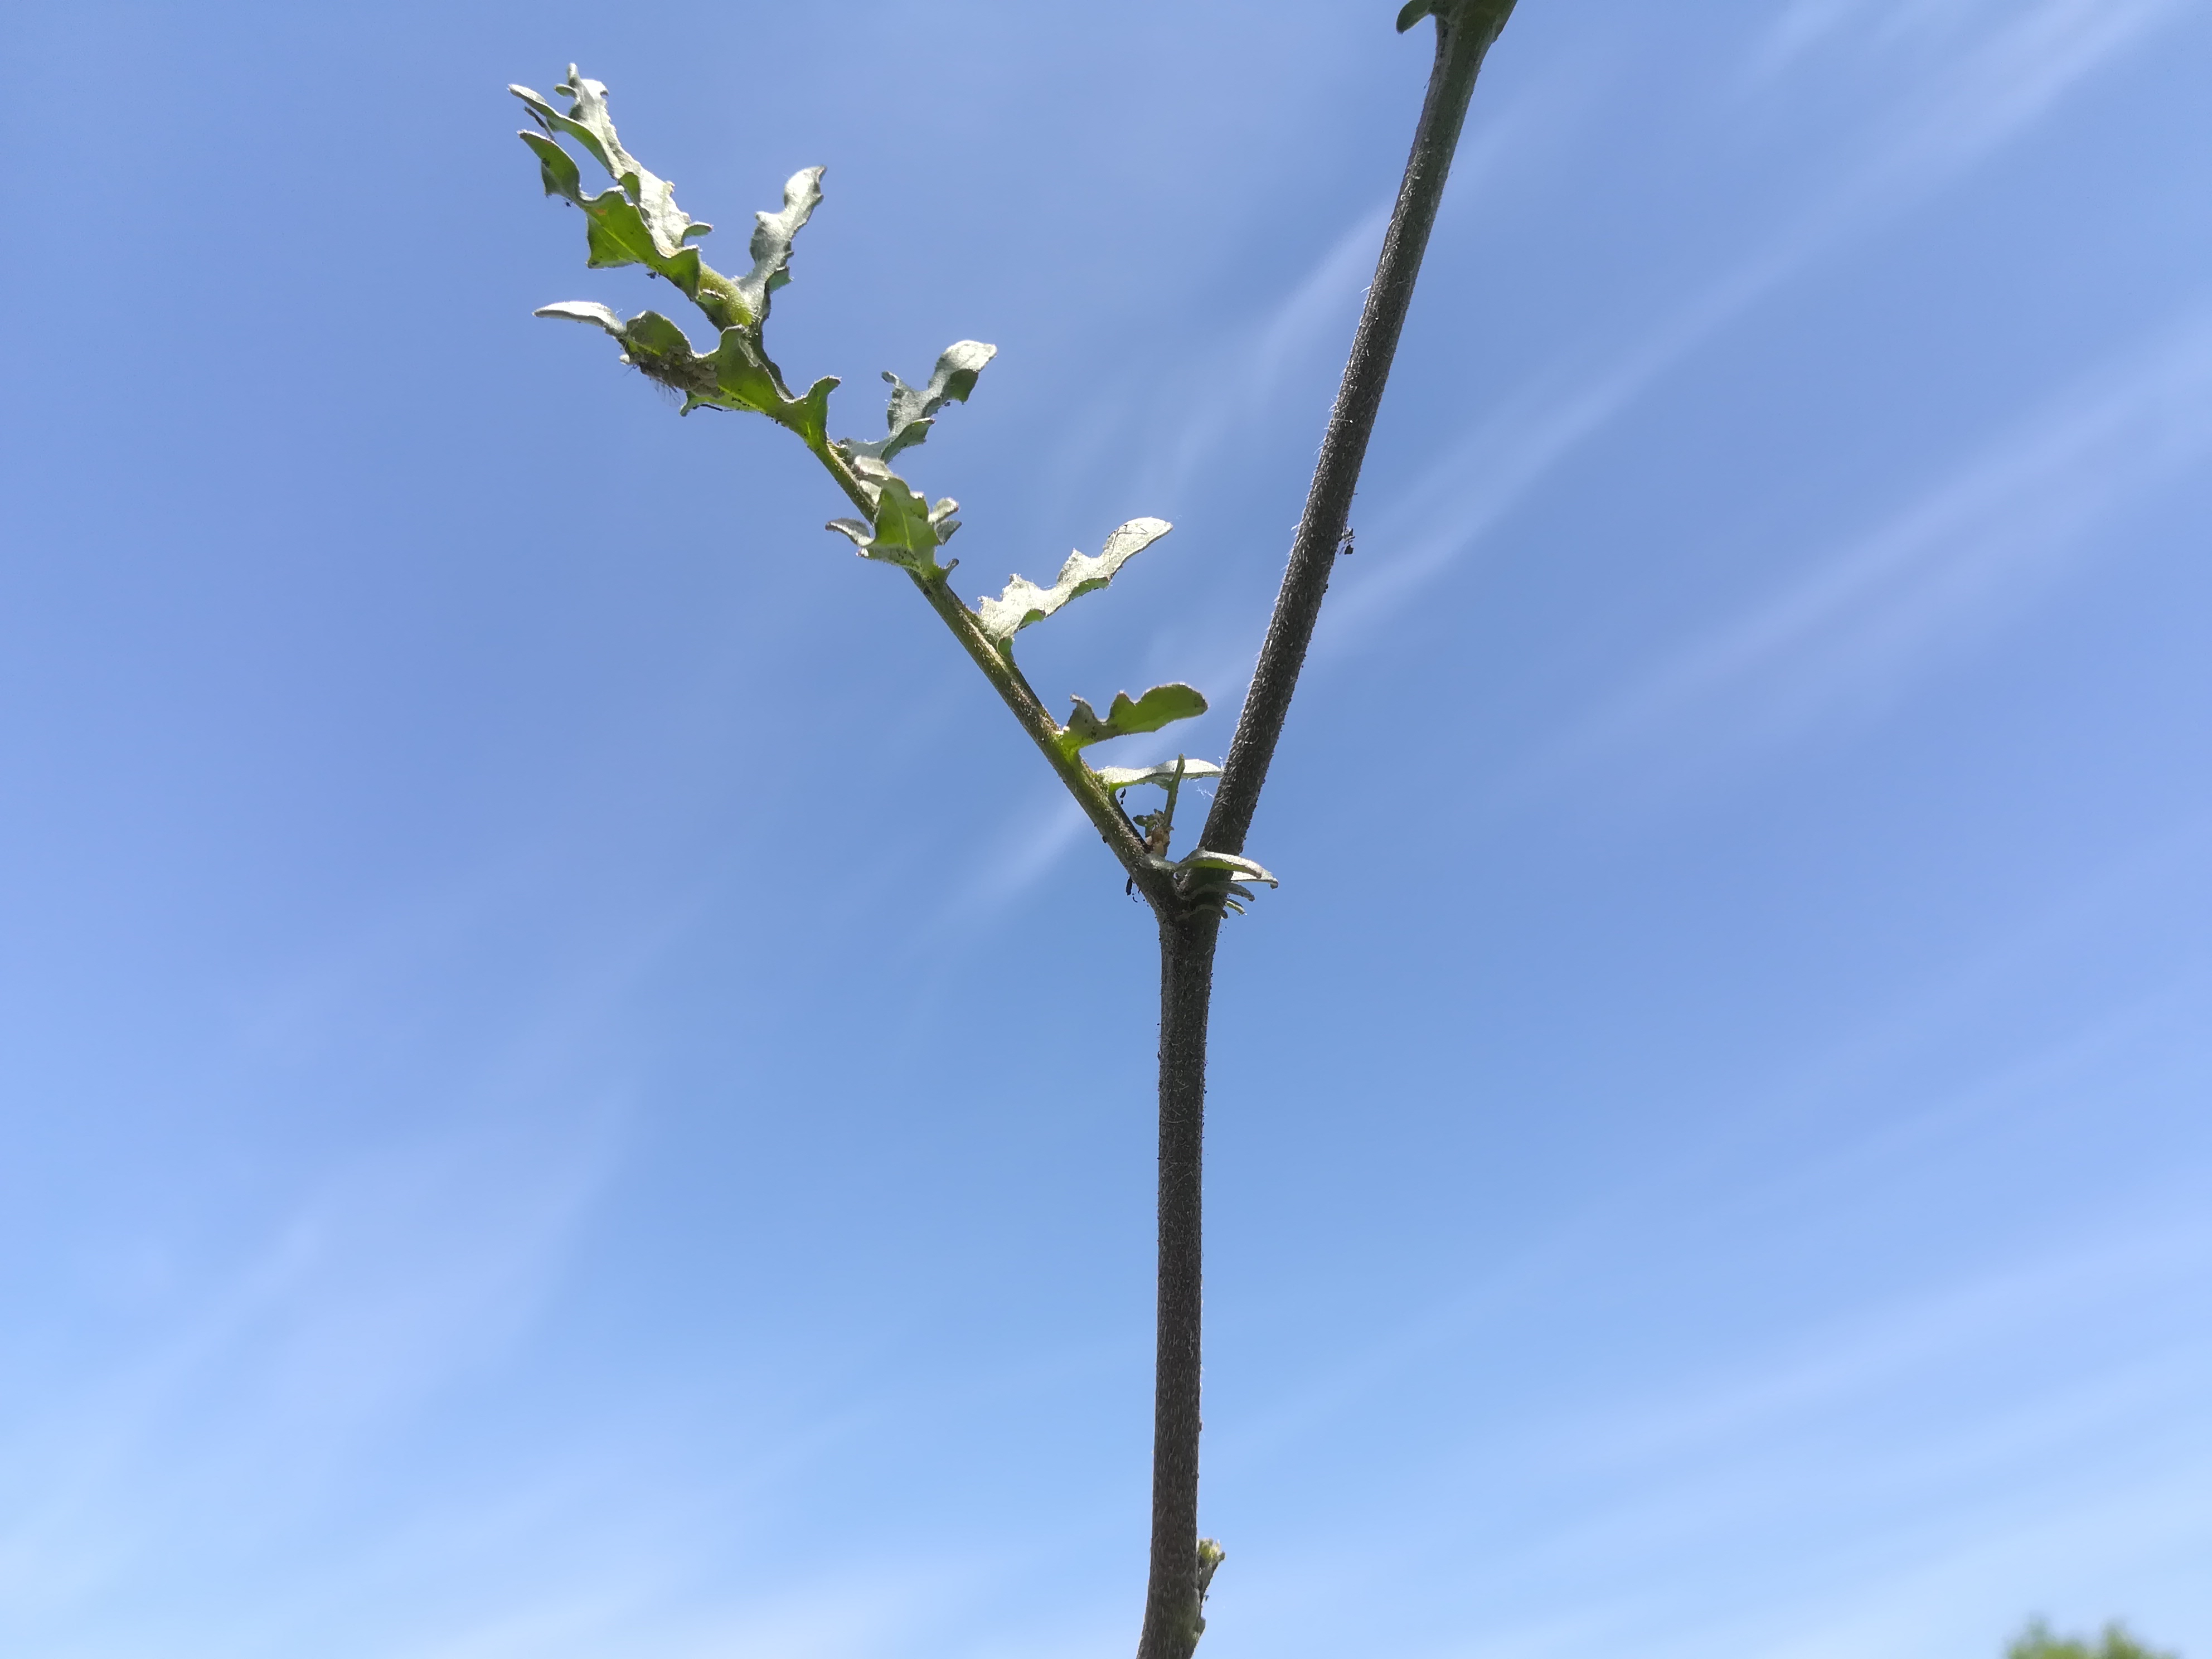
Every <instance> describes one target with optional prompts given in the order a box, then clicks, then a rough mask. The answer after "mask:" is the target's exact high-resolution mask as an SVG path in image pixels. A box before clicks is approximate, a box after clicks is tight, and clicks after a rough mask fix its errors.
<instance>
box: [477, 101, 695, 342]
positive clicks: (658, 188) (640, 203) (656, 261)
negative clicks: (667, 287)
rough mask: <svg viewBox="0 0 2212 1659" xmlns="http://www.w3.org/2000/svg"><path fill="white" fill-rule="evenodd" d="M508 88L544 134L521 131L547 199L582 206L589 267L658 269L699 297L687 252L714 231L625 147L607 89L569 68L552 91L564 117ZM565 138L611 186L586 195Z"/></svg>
mask: <svg viewBox="0 0 2212 1659" xmlns="http://www.w3.org/2000/svg"><path fill="white" fill-rule="evenodd" d="M507 90H508V91H509V92H511V93H513V94H514V95H515V96H516V97H517V98H520V100H522V103H523V106H524V107H525V108H526V109H527V110H528V111H529V112H530V118H531V119H532V120H533V121H535V122H537V123H538V126H539V127H541V128H542V129H544V131H543V132H525V133H523V134H521V135H520V137H521V138H522V142H523V143H526V144H527V145H529V146H530V148H531V149H532V152H533V153H534V154H535V155H537V157H538V173H539V176H540V177H541V178H542V179H544V185H545V193H546V194H547V195H549V196H559V197H563V198H565V199H566V200H568V201H570V202H573V203H574V204H575V205H576V206H578V207H580V208H581V209H582V210H583V211H584V215H585V217H586V219H587V220H588V221H589V224H590V231H589V236H588V246H589V253H588V258H587V263H589V264H592V265H595V266H599V267H603V268H604V267H607V266H613V265H633V264H641V265H644V266H646V267H647V269H649V270H655V271H658V272H659V274H660V275H661V276H665V277H667V278H668V280H669V281H671V282H672V283H675V284H676V286H677V287H678V288H679V289H682V290H683V291H684V295H685V296H686V297H688V298H690V299H694V300H696V299H697V298H698V296H699V269H700V268H699V250H698V249H697V248H696V247H692V246H688V244H689V243H690V240H691V239H692V238H694V237H698V236H704V235H705V234H707V233H708V231H710V230H712V229H713V228H714V227H713V226H712V225H708V224H702V223H700V222H696V221H695V220H693V219H692V217H691V216H690V215H689V214H687V213H685V212H684V210H682V209H680V208H678V206H677V205H676V186H675V185H673V184H672V183H671V181H669V180H668V179H663V178H661V177H660V176H659V175H658V174H657V173H653V171H652V170H651V169H649V168H647V167H645V166H644V165H643V164H642V163H641V162H640V161H638V159H637V158H636V157H635V156H634V155H631V154H630V153H629V151H628V150H626V149H623V146H622V140H621V139H620V138H618V137H616V134H615V125H614V122H613V120H612V119H611V118H610V117H609V116H608V113H607V99H606V93H607V89H606V88H605V85H603V84H602V83H601V82H597V81H587V80H586V79H585V78H584V77H583V76H580V75H579V74H578V73H577V72H576V66H575V65H574V64H570V65H569V66H568V82H567V83H566V84H564V85H562V86H558V87H556V88H554V90H555V91H556V92H560V93H566V94H568V97H569V99H570V100H571V104H570V108H569V110H568V113H567V114H563V113H562V112H561V111H559V110H557V109H556V108H555V107H554V106H552V105H551V104H550V103H549V102H548V101H547V100H545V99H544V98H542V97H540V96H539V95H538V94H537V93H535V92H532V90H531V89H530V88H528V87H509V88H507ZM563 136H566V137H571V138H574V139H575V140H576V141H577V143H580V144H581V145H582V146H583V147H584V148H585V149H586V150H588V151H589V152H590V153H591V154H592V156H593V157H594V158H595V159H596V160H597V161H599V165H600V166H602V167H605V169H606V170H607V174H608V176H609V177H610V178H611V179H613V180H614V181H615V188H614V189H612V190H609V191H602V192H600V193H599V195H597V196H586V195H585V194H584V188H583V176H582V174H581V173H579V172H578V170H577V167H576V163H575V161H574V158H572V157H571V156H570V155H568V152H567V151H566V150H565V149H562V147H561V145H560V144H559V143H557V142H556V140H557V139H559V138H560V137H563Z"/></svg>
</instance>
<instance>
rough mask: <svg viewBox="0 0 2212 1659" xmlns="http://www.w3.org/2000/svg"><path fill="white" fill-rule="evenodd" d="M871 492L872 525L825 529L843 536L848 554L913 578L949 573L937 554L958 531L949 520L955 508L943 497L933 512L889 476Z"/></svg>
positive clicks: (846, 523)
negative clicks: (895, 567) (908, 572)
mask: <svg viewBox="0 0 2212 1659" xmlns="http://www.w3.org/2000/svg"><path fill="white" fill-rule="evenodd" d="M873 488H874V490H875V495H876V514H875V522H874V523H873V524H869V523H867V522H866V521H864V520H860V519H832V520H830V521H829V525H828V526H827V527H828V528H829V529H831V530H835V531H836V532H838V533H839V534H841V535H843V536H847V537H849V538H851V540H852V543H853V547H854V551H856V552H857V553H859V554H860V556H861V557H862V558H864V559H881V560H883V561H884V562H885V563H886V564H895V565H898V566H901V567H902V568H905V569H908V570H911V571H912V572H914V573H915V574H916V575H918V576H939V575H942V574H945V572H946V571H947V570H950V569H951V568H952V567H951V565H949V564H946V565H940V564H939V563H938V562H937V550H938V549H939V548H940V547H942V546H944V545H945V543H946V542H947V541H949V540H951V537H952V532H954V531H956V530H957V529H959V528H960V523H959V520H957V519H955V518H953V517H952V514H953V513H955V512H956V511H957V510H958V507H959V505H960V504H959V503H958V502H957V501H952V500H951V499H949V498H948V499H947V500H945V501H939V502H938V504H937V505H936V506H935V507H930V506H927V504H926V503H924V501H922V499H921V496H919V495H915V493H914V492H913V491H912V490H911V489H908V488H907V484H906V480H905V479H903V478H902V477H899V476H898V475H897V474H896V473H893V472H886V473H884V474H883V475H882V476H881V477H878V478H877V479H876V480H874V481H873Z"/></svg>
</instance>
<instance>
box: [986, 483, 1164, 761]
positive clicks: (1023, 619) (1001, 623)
mask: <svg viewBox="0 0 2212 1659" xmlns="http://www.w3.org/2000/svg"><path fill="white" fill-rule="evenodd" d="M1173 528H1174V526H1172V525H1170V524H1169V523H1168V521H1167V520H1165V519H1132V520H1129V522H1128V523H1127V524H1125V525H1123V526H1121V528H1120V529H1119V530H1116V531H1115V532H1114V533H1113V534H1112V535H1110V536H1109V537H1108V538H1106V545H1105V547H1104V548H1103V550H1101V551H1100V552H1099V553H1098V555H1097V556H1096V557H1095V558H1094V557H1092V556H1090V555H1088V554H1085V553H1071V554H1069V555H1068V556H1067V562H1066V564H1063V565H1062V566H1060V580H1057V581H1055V582H1054V583H1053V585H1052V586H1050V587H1039V586H1037V585H1036V583H1035V582H1033V581H1031V580H1029V578H1028V577H1026V576H1016V577H1014V578H1013V579H1012V580H1010V581H1008V582H1007V584H1006V592H1003V593H1001V594H1000V595H999V597H998V598H997V599H984V600H982V601H981V602H980V603H979V604H978V605H976V607H975V611H976V614H977V616H978V617H981V619H982V623H983V631H984V632H985V633H986V634H988V635H990V636H991V637H992V639H994V641H997V642H998V646H999V649H1000V650H1001V651H1006V652H1011V651H1012V648H1013V639H1014V635H1016V634H1017V633H1018V632H1020V631H1021V630H1022V629H1024V628H1027V627H1028V626H1029V625H1030V623H1034V622H1042V621H1043V620H1044V619H1045V618H1046V617H1049V616H1050V615H1052V613H1053V612H1054V611H1057V610H1059V609H1060V606H1062V605H1066V603H1067V602H1068V601H1069V600H1070V599H1079V598H1081V597H1082V596H1083V595H1084V594H1085V593H1094V592H1097V591H1098V589H1100V588H1102V587H1103V586H1106V584H1107V583H1109V582H1110V581H1112V580H1114V573H1115V571H1117V570H1119V569H1120V568H1121V567H1122V566H1123V565H1125V564H1127V562H1129V561H1130V560H1131V559H1133V558H1134V557H1136V556H1137V555H1138V554H1139V553H1141V552H1143V551H1144V550H1145V549H1146V548H1147V547H1150V546H1151V545H1152V544H1153V543H1154V542H1156V541H1158V539H1159V538H1161V537H1163V536H1164V535H1166V534H1167V533H1168V532H1169V531H1170V530H1171V529H1173ZM1162 689H1164V688H1162ZM1147 695H1149V693H1148V694H1147ZM1191 695H1192V696H1196V695H1197V693H1195V692H1193V693H1192V694H1191ZM1079 706H1085V705H1079ZM1204 709H1205V705H1204V704H1203V703H1202V702H1201V703H1200V706H1199V709H1198V711H1197V712H1200V713H1203V712H1204ZM1171 718H1176V719H1180V718H1181V716H1179V715H1178V716H1172V717H1171ZM1134 729H1138V730H1142V731H1151V730H1152V727H1150V726H1143V727H1139V728H1134ZM1093 741H1096V739H1093Z"/></svg>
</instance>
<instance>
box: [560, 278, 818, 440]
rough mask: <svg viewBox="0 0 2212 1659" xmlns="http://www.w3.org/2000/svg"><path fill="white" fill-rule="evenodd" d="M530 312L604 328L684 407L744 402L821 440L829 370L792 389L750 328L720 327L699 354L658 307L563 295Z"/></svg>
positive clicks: (742, 406) (627, 358)
mask: <svg viewBox="0 0 2212 1659" xmlns="http://www.w3.org/2000/svg"><path fill="white" fill-rule="evenodd" d="M534 314H536V315H538V316H540V317H558V318H562V319H566V320H567V321H569V322H576V323H592V324H595V325H597V326H599V327H600V328H603V329H605V331H607V332H608V333H609V334H611V335H612V336H614V337H615V338H616V339H617V340H618V341H620V342H621V343H622V347H623V362H626V363H628V364H629V365H630V366H631V367H632V368H635V369H636V370H637V371H638V372H639V373H640V374H645V375H647V376H649V377H651V378H652V379H653V380H658V381H659V382H660V383H661V384H662V385H663V386H672V387H674V388H675V389H676V390H677V391H678V392H682V393H683V394H684V410H683V412H684V414H686V415H689V414H690V412H691V411H692V410H695V409H698V408H702V407H704V408H708V409H730V410H748V411H750V412H751V413H754V414H757V415H765V416H768V417H769V419H770V420H772V421H775V422H778V423H779V424H780V425H783V426H787V427H789V428H791V429H792V430H793V432H796V433H797V434H799V436H800V437H802V438H804V439H805V440H806V441H807V442H808V443H810V444H815V445H819V444H821V443H823V442H824V441H826V440H825V438H824V433H825V432H826V431H827V429H828V427H829V394H830V393H831V392H834V391H836V387H837V381H836V377H835V376H825V377H824V378H823V379H822V380H817V381H816V382H815V383H814V384H813V385H812V386H809V387H808V388H807V389H806V393H805V396H804V397H799V398H794V397H793V396H792V395H791V391H790V388H789V387H787V386H785V385H784V383H783V377H782V375H781V374H779V373H777V371H776V367H775V364H774V363H772V362H769V361H768V359H767V358H765V357H763V356H761V354H760V350H759V348H758V347H757V346H756V345H755V344H754V343H753V341H752V339H751V337H750V330H746V329H739V328H726V329H724V330H723V331H722V337H721V341H720V344H719V345H718V346H716V348H715V349H714V352H713V353H712V354H711V355H710V356H703V357H702V356H700V355H699V354H698V353H697V352H696V351H694V350H693V349H691V342H690V338H689V337H687V336H686V335H685V334H684V331H683V330H682V329H681V328H678V326H677V325H675V324H674V323H672V322H671V321H670V320H669V319H667V318H665V317H664V316H662V315H661V314H660V313H659V312H657V311H641V312H640V313H638V314H637V315H636V316H635V317H633V318H631V319H629V321H628V322H624V321H623V320H622V319H621V318H619V317H617V316H616V315H615V313H613V312H612V311H610V310H609V309H608V308H607V307H605V306H603V305H600V304H599V303H598V302H596V301H590V300H564V301H561V302H560V303H559V304H558V305H550V306H541V307H538V311H537V312H536V313H534Z"/></svg>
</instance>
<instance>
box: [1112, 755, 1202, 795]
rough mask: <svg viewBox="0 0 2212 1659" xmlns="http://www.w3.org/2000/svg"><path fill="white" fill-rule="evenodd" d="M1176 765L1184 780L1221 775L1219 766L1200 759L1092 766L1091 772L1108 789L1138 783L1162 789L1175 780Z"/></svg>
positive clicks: (1132, 785) (1130, 787) (1121, 787)
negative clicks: (1151, 763) (1148, 763)
mask: <svg viewBox="0 0 2212 1659" xmlns="http://www.w3.org/2000/svg"><path fill="white" fill-rule="evenodd" d="M1178 765H1180V767H1181V769H1182V773H1181V775H1182V777H1183V779H1184V780H1185V781H1188V780H1189V779H1192V778H1218V777H1219V776H1220V775H1221V769H1220V768H1219V767H1218V766H1216V765H1215V764H1214V763H1212V761H1202V760H1186V761H1182V762H1180V763H1178V762H1176V761H1162V762H1161V763H1159V764H1158V766H1101V767H1097V768H1094V769H1093V774H1094V775H1095V776H1096V777H1097V780H1098V781H1099V782H1101V783H1103V784H1104V785H1105V786H1106V787H1108V788H1109V789H1115V790H1121V789H1133V788H1134V787H1136V786H1137V785H1139V784H1140V783H1157V784H1158V785H1159V786H1160V787H1161V788H1163V789H1164V788H1166V787H1168V785H1169V784H1170V783H1171V782H1173V781H1175V779H1176V775H1177V774H1176V769H1177V766H1178Z"/></svg>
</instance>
